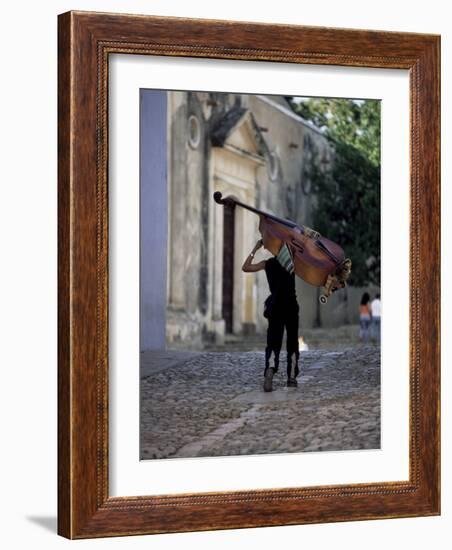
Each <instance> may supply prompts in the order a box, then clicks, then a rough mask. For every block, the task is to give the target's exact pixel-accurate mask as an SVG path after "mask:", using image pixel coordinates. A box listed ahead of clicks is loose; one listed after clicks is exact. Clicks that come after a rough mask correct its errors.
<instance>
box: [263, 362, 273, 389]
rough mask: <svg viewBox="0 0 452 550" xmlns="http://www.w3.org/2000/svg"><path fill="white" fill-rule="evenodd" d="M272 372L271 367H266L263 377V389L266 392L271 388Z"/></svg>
mask: <svg viewBox="0 0 452 550" xmlns="http://www.w3.org/2000/svg"><path fill="white" fill-rule="evenodd" d="M274 374H275V371H274V370H273V369H272V368H271V367H268V369H267V371H266V372H265V377H264V391H266V392H268V391H272V390H273V387H272V383H273V375H274Z"/></svg>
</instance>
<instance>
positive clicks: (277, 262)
mask: <svg viewBox="0 0 452 550" xmlns="http://www.w3.org/2000/svg"><path fill="white" fill-rule="evenodd" d="M262 246H263V243H262V239H260V240H259V241H257V243H256V245H255V246H254V248H253V250H252V251H251V253H250V254H249V256H248V257H247V258H246V260H245V262H244V263H243V266H242V270H243V271H245V272H246V273H253V272H256V271H261V270H265V274H266V276H267V281H268V286H269V288H270V296H268V298H267V299H266V300H265V304H264V317H266V318H267V319H268V329H267V347H266V348H265V369H264V391H266V392H269V391H272V389H273V388H272V380H273V375H274V374H275V373H276V372H278V368H279V354H280V351H281V346H282V341H283V335H284V329H285V330H286V345H287V386H288V387H296V386H297V385H298V383H297V376H298V374H299V367H298V360H299V356H300V350H299V343H298V313H299V306H298V302H297V296H296V293H295V274H294V270H293V263H292V259H291V255H290V251H289V250H288V249H287V245H284V246H283V247H282V249H281V251H280V253H279V254H278V256H273V257H271V258H269V259H268V260H262V261H261V262H257V263H255V264H253V259H254V255H255V253H256V252H257V250H259V248H261V247H262ZM272 353H273V360H274V363H273V364H274V366H273V367H271V366H270V357H271V355H272Z"/></svg>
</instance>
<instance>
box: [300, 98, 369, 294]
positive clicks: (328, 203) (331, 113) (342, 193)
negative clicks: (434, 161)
mask: <svg viewBox="0 0 452 550" xmlns="http://www.w3.org/2000/svg"><path fill="white" fill-rule="evenodd" d="M291 104H292V106H293V109H294V111H295V112H297V113H298V114H299V115H301V116H302V117H303V118H305V119H306V120H309V121H311V122H312V123H314V124H315V125H316V126H317V127H318V128H320V129H321V130H322V132H323V133H324V134H325V135H326V136H327V137H328V139H329V140H330V142H331V144H332V146H333V147H334V149H335V155H334V161H333V163H332V166H331V167H330V168H329V169H328V170H322V169H320V167H319V166H318V165H313V166H311V167H310V168H309V169H310V177H311V181H312V183H313V190H314V192H315V194H316V196H317V200H316V201H315V202H316V205H315V210H314V212H313V225H314V228H315V229H316V230H318V231H319V232H320V233H321V234H323V235H325V236H326V237H327V238H329V239H331V240H332V241H335V242H337V243H338V244H340V245H341V246H342V247H343V249H344V250H345V253H346V255H347V256H348V257H350V258H351V260H352V262H353V267H352V276H351V279H350V284H353V285H355V286H366V285H368V284H370V283H374V284H377V285H378V284H380V102H379V101H375V100H366V101H357V100H347V99H313V98H310V99H306V100H304V101H299V100H294V99H292V100H291Z"/></svg>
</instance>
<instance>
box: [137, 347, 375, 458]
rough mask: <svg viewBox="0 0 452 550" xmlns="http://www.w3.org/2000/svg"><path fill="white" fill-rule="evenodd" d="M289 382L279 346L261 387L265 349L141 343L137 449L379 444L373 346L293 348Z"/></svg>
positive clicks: (198, 451)
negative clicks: (293, 375) (146, 347)
mask: <svg viewBox="0 0 452 550" xmlns="http://www.w3.org/2000/svg"><path fill="white" fill-rule="evenodd" d="M300 358H301V373H300V375H299V377H298V387H297V388H287V387H286V386H285V384H286V377H285V353H283V352H282V353H281V364H280V368H279V371H278V373H277V374H276V375H275V377H274V379H273V392H270V393H264V391H263V389H262V384H263V365H264V353H263V352H259V351H248V352H242V351H234V352H210V351H208V352H183V351H168V352H146V353H144V354H143V355H142V366H141V458H142V459H152V458H175V457H195V456H226V455H244V454H261V453H286V452H300V451H337V450H352V449H378V448H379V447H380V349H379V347H376V346H372V345H369V346H361V347H354V348H349V349H341V350H340V351H328V350H316V351H306V352H303V353H301V354H300Z"/></svg>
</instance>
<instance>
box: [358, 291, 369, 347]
mask: <svg viewBox="0 0 452 550" xmlns="http://www.w3.org/2000/svg"><path fill="white" fill-rule="evenodd" d="M371 319H372V315H371V309H370V296H369V293H368V292H364V294H363V295H362V297H361V304H360V306H359V339H360V340H361V342H366V343H367V342H368V341H369V337H370V323H371Z"/></svg>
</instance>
